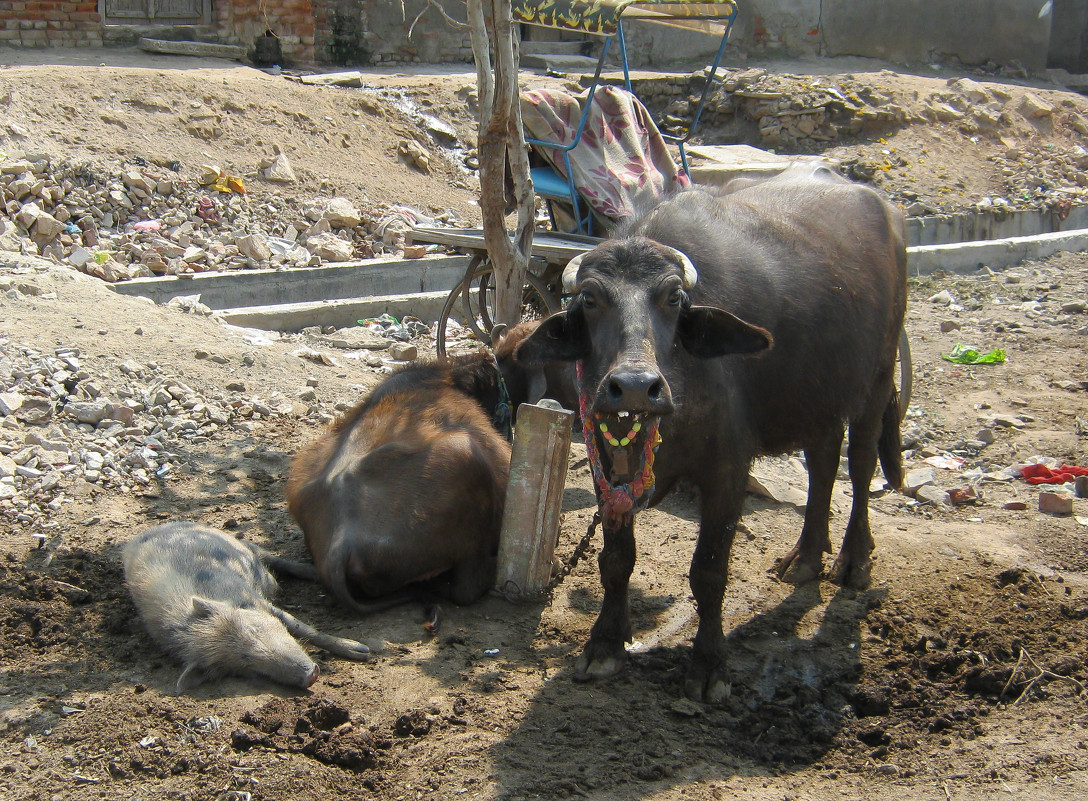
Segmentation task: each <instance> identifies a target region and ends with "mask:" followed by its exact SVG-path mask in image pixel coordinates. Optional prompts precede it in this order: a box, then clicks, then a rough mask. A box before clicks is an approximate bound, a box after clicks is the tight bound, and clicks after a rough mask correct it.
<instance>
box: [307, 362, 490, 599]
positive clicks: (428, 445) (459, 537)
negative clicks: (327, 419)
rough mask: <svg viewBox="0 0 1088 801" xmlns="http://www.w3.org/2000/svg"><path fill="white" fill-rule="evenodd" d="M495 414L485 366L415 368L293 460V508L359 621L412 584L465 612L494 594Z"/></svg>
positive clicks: (320, 569)
mask: <svg viewBox="0 0 1088 801" xmlns="http://www.w3.org/2000/svg"><path fill="white" fill-rule="evenodd" d="M498 402H499V382H498V372H497V370H496V368H495V365H494V362H493V361H492V358H491V356H490V354H487V353H482V352H481V353H479V354H473V355H471V356H463V357H454V358H452V359H450V360H449V361H443V362H437V363H430V364H416V365H412V366H409V367H407V368H405V369H403V370H401V371H399V372H397V373H395V374H394V375H392V376H390V377H389V378H388V379H386V380H385V381H384V382H383V383H382V384H380V385H379V386H378V387H377V388H376V389H375V390H374V392H373V393H372V394H371V396H370V397H369V398H367V399H366V400H365V401H363V402H362V403H360V404H359V405H358V406H356V407H355V408H354V409H352V410H351V411H349V412H347V413H345V414H344V415H343V416H342V417H341V418H340V419H339V420H337V421H336V422H335V423H334V424H333V425H332V426H331V427H330V428H329V429H328V430H327V431H326V432H325V433H324V434H323V435H322V436H320V437H319V438H318V439H317V440H316V441H314V442H312V443H311V444H310V445H308V446H307V447H306V448H304V449H303V450H302V451H301V452H299V454H298V455H297V456H296V457H295V459H294V460H293V462H292V464H291V471H290V477H289V479H288V482H287V504H288V508H289V509H290V511H291V514H292V515H293V516H294V518H295V520H297V521H298V523H299V525H300V526H301V527H302V530H303V532H304V534H305V537H306V544H307V546H308V547H309V549H310V553H311V554H312V555H313V559H314V563H315V566H316V568H317V575H318V577H319V578H320V580H321V581H322V582H323V583H324V584H325V585H326V586H328V587H329V588H330V589H331V590H332V592H333V594H334V595H335V596H336V598H337V599H338V600H339V601H340V602H341V603H342V604H344V605H345V606H347V607H348V608H350V609H353V610H354V611H356V612H359V613H364V614H365V613H367V612H371V611H375V610H376V609H379V608H384V607H385V606H389V605H392V603H396V602H399V601H401V600H404V598H403V596H402V595H401V594H397V591H398V590H402V589H404V588H406V587H408V586H409V585H414V584H416V583H418V582H428V584H427V586H428V588H429V589H431V590H432V591H435V592H438V593H439V594H441V595H444V596H446V597H449V598H450V599H451V600H453V601H454V602H455V603H459V604H465V603H469V602H471V601H473V600H475V599H476V598H478V597H479V596H480V595H482V594H483V593H484V592H485V591H486V590H487V589H488V588H489V587H490V586H491V585H492V584H493V582H494V572H495V554H496V551H497V548H498V538H499V529H500V527H501V525H502V512H503V503H504V500H505V494H506V481H507V472H508V470H509V464H510V446H509V444H508V443H507V442H506V440H505V439H504V438H503V437H502V436H501V435H500V434H499V432H498V431H497V430H496V428H495V426H494V425H493V423H492V415H493V413H494V410H495V407H496V405H497V403H498ZM432 579H434V581H432Z"/></svg>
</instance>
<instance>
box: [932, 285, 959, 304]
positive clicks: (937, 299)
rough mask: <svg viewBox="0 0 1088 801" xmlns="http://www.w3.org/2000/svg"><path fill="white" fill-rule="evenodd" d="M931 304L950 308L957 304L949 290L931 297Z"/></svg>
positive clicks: (943, 290)
mask: <svg viewBox="0 0 1088 801" xmlns="http://www.w3.org/2000/svg"><path fill="white" fill-rule="evenodd" d="M929 302H930V303H938V304H940V305H942V306H948V305H949V304H951V303H954V302H955V298H953V297H952V293H951V292H949V291H948V290H947V289H942V290H941V291H940V292H938V293H937V294H936V295H931V296H930V298H929Z"/></svg>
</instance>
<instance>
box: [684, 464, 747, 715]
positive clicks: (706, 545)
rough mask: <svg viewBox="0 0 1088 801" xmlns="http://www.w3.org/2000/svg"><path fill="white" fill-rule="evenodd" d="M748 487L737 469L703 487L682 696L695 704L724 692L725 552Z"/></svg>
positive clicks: (721, 696) (714, 700)
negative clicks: (691, 635) (695, 622)
mask: <svg viewBox="0 0 1088 801" xmlns="http://www.w3.org/2000/svg"><path fill="white" fill-rule="evenodd" d="M747 484H748V470H747V468H746V467H737V468H733V469H731V470H728V471H727V472H725V473H724V475H721V476H720V480H719V482H718V483H717V484H716V485H713V484H709V485H707V486H705V487H702V488H701V494H702V499H703V500H702V510H701V520H702V522H701V523H700V525H699V539H698V541H697V542H696V544H695V553H694V555H693V556H692V558H691V568H690V570H689V573H688V575H689V577H690V578H689V581H690V583H691V594H692V595H693V596H694V598H695V607H696V609H698V610H699V629H698V631H697V632H696V634H695V642H694V645H693V648H692V654H691V665H690V667H689V668H688V672H687V676H685V678H684V692H685V694H686V695H687V696H688V697H689V698H691V699H693V700H695V701H706V702H707V703H711V704H714V703H719V702H720V701H722V700H724V698H725V696H726V693H727V692H728V686H729V685H728V683H727V676H726V672H725V668H726V658H725V657H726V654H725V635H724V633H723V632H722V601H723V598H724V597H725V585H726V583H727V581H728V576H729V553H730V551H731V550H732V548H733V536H734V535H735V534H736V531H737V521H738V520H740V515H741V511H742V509H743V508H744V493H745V488H746V487H747Z"/></svg>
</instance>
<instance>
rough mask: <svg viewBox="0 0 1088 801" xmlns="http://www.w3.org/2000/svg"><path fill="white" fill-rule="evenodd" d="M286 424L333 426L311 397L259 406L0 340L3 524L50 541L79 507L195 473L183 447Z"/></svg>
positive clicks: (230, 392)
mask: <svg viewBox="0 0 1088 801" xmlns="http://www.w3.org/2000/svg"><path fill="white" fill-rule="evenodd" d="M8 291H15V290H8ZM198 356H199V354H198ZM210 358H214V357H210ZM243 361H245V359H243ZM282 416H292V417H310V418H313V419H314V421H315V422H318V423H323V422H328V421H329V420H331V419H332V418H331V415H329V414H327V413H325V412H323V411H322V410H321V409H320V408H319V407H318V406H317V405H316V395H315V394H314V393H313V390H312V389H311V390H310V393H309V394H308V395H307V394H306V393H305V392H304V391H302V392H300V393H299V395H298V398H296V399H292V398H287V397H284V396H282V395H278V394H273V395H272V396H271V397H269V398H267V399H262V398H260V397H258V396H256V395H253V394H251V393H249V392H247V388H246V386H245V385H244V383H242V382H233V383H228V384H227V385H226V386H225V387H224V389H223V390H222V391H219V390H215V391H212V392H210V393H208V394H203V395H202V394H201V393H199V392H197V391H195V390H194V389H192V388H191V387H190V386H188V385H187V384H186V383H185V382H184V381H183V380H181V379H180V378H178V377H177V376H174V375H171V374H170V373H169V372H167V371H166V370H164V369H163V368H162V367H161V366H159V365H158V364H155V363H153V362H149V363H146V364H139V363H137V362H135V361H132V360H126V361H123V362H121V363H120V364H119V365H117V366H116V367H114V366H112V365H108V364H107V363H106V361H105V360H103V359H86V360H85V359H84V357H83V355H82V354H81V353H80V351H79V349H78V348H75V347H57V348H54V349H51V350H49V351H38V350H35V349H33V348H31V347H27V346H25V345H18V344H15V343H13V342H11V341H9V340H7V339H3V338H0V518H3V519H4V520H5V521H6V523H7V528H8V529H9V530H12V531H19V530H23V531H28V532H31V533H34V534H35V535H47V534H48V532H50V531H52V530H54V529H56V527H57V525H56V523H55V522H54V521H53V520H52V519H51V518H52V516H53V513H54V512H56V511H58V510H59V509H61V508H62V507H63V506H64V504H67V503H71V502H72V501H73V499H75V498H77V497H85V496H87V495H89V494H91V493H93V492H95V491H97V490H96V488H98V489H109V490H111V491H116V492H122V493H129V492H139V491H141V490H143V489H145V488H148V487H149V486H151V487H152V488H153V485H157V484H161V483H162V482H166V481H169V480H170V478H172V474H173V473H178V472H185V471H187V470H189V469H190V468H189V466H188V465H187V463H186V459H185V457H184V456H182V455H179V452H178V451H179V446H184V447H182V448H181V450H183V451H184V450H186V449H188V448H189V447H190V446H196V447H199V446H200V444H201V443H206V442H209V441H212V440H214V439H216V438H221V437H222V434H223V430H224V429H227V428H230V429H233V430H234V431H241V432H247V433H248V432H254V431H257V430H258V429H259V428H260V426H261V421H263V420H268V419H270V418H276V417H282Z"/></svg>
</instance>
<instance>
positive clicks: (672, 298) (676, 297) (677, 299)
mask: <svg viewBox="0 0 1088 801" xmlns="http://www.w3.org/2000/svg"><path fill="white" fill-rule="evenodd" d="M683 302H684V290H682V289H680V287H676V288H674V289H673V290H672V291H671V292H669V305H670V306H679V305H680V304H681V303H683Z"/></svg>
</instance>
